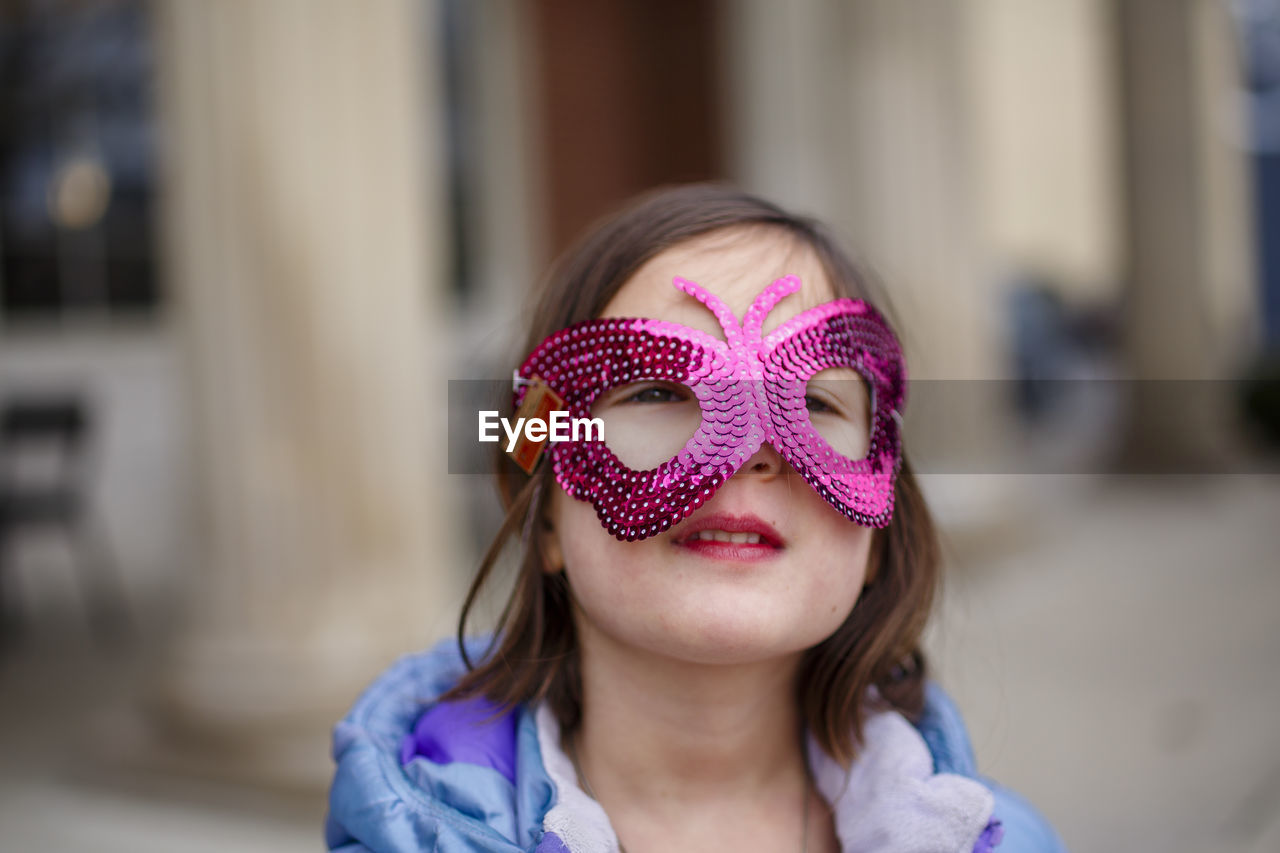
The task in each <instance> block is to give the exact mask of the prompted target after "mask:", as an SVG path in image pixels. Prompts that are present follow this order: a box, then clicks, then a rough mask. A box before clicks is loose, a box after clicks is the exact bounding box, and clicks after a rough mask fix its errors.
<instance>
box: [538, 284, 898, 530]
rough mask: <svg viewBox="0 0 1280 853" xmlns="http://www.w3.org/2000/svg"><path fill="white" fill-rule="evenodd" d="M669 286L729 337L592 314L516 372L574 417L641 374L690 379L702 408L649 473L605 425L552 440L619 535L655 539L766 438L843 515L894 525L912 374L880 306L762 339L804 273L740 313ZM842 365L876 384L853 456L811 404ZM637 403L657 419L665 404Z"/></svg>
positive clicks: (587, 413)
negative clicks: (628, 457) (537, 382)
mask: <svg viewBox="0 0 1280 853" xmlns="http://www.w3.org/2000/svg"><path fill="white" fill-rule="evenodd" d="M672 283H673V284H674V286H675V287H677V288H679V289H680V290H683V291H684V292H686V293H688V294H690V295H691V296H694V297H696V298H697V299H698V301H699V302H702V303H704V304H705V305H706V307H707V308H708V309H709V310H711V312H712V313H713V314H715V316H716V319H717V320H718V321H719V322H720V326H721V328H723V330H724V334H725V340H723V341H721V340H719V339H717V338H715V337H713V336H712V335H709V334H707V333H706V332H703V331H699V330H697V329H691V328H689V327H688V326H683V325H680V324H678V323H670V322H666V321H663V320H650V319H643V318H638V319H636V318H616V317H608V318H602V319H597V320H588V321H585V322H582V323H577V324H575V325H573V326H570V327H568V328H566V329H561V330H560V331H558V332H556V333H555V334H553V335H551V336H550V337H549V338H547V339H546V340H544V341H543V342H542V343H541V344H539V345H538V347H537V348H536V349H534V351H533V352H532V353H531V354H530V355H529V357H528V358H527V359H525V362H524V364H523V365H522V366H521V367H520V369H519V371H518V372H517V373H518V376H519V377H520V378H521V379H523V380H533V379H535V378H537V379H541V380H542V381H543V382H545V383H546V384H547V385H548V386H549V387H550V388H551V389H552V390H553V391H555V392H556V393H557V394H558V395H559V396H560V397H561V398H562V399H563V400H564V408H565V409H567V410H568V412H569V416H570V417H571V418H590V417H591V416H592V413H593V406H594V405H595V404H596V401H597V400H598V399H600V398H601V395H608V394H610V393H611V392H613V391H614V389H618V388H620V387H623V388H624V389H625V390H624V391H623V392H622V393H624V394H625V393H630V389H631V388H634V387H646V386H644V385H643V383H654V384H652V385H650V386H647V387H651V388H662V387H665V386H666V385H671V386H675V387H680V388H685V389H687V390H688V392H690V393H691V394H692V396H693V397H695V398H696V401H697V405H698V407H699V408H700V418H699V412H694V421H695V422H696V426H694V427H691V430H692V435H691V437H689V439H688V441H687V442H685V443H684V446H683V447H682V448H680V449H679V450H678V452H675V455H673V456H671V457H670V458H667V459H666V460H665V461H662V462H661V463H660V464H656V467H650V468H648V469H647V470H634V469H632V468H629V467H627V465H626V464H624V463H623V461H622V460H621V459H619V457H618V455H616V454H615V453H614V450H613V449H611V447H610V443H609V440H610V436H609V434H608V429H607V426H608V425H607V424H606V430H605V432H606V434H605V436H604V440H603V441H602V440H599V439H598V437H594V436H593V437H592V440H587V439H585V438H583V437H579V438H578V439H577V440H571V441H559V442H554V443H550V444H548V445H547V453H548V454H549V455H550V457H551V464H552V466H553V469H554V473H555V477H556V480H557V482H559V483H560V485H561V486H562V487H563V488H564V490H565V491H566V492H568V493H569V494H570V495H572V496H573V497H574V498H577V499H578V500H584V501H590V502H591V503H592V504H593V505H594V506H595V508H596V514H597V515H598V516H599V518H600V521H601V523H602V524H604V526H605V528H606V529H607V530H608V531H609V532H610V533H612V534H613V535H614V536H616V537H617V538H619V539H624V540H635V539H645V538H647V537H649V536H653V535H655V534H657V533H661V532H662V531H664V530H667V529H668V528H670V527H671V526H672V525H674V524H676V523H678V522H679V521H680V520H681V519H683V518H687V517H688V516H689V515H690V514H691V513H693V511H694V510H696V509H697V508H698V507H699V506H701V505H702V504H703V503H704V502H705V501H707V500H708V499H709V498H710V497H711V495H712V494H714V493H715V491H716V489H718V488H719V487H720V485H721V484H723V483H724V482H725V481H726V480H728V479H729V478H730V477H732V476H733V475H734V473H735V472H737V471H738V469H739V468H741V467H742V465H743V463H745V462H746V461H747V460H748V459H750V458H751V456H753V455H754V454H755V453H756V451H757V450H759V449H760V447H761V445H762V444H763V443H765V442H768V443H769V444H770V445H772V446H773V447H774V448H775V449H776V450H777V451H778V453H779V454H780V455H781V456H782V457H783V458H784V459H785V460H786V461H787V462H788V463H789V464H790V465H791V467H792V468H794V469H795V470H796V471H797V472H799V473H800V474H801V476H803V477H804V479H805V480H806V481H807V482H808V483H809V485H810V486H812V487H813V488H814V489H815V490H816V491H817V492H818V494H820V495H821V496H822V497H823V498H824V499H826V501H827V502H828V503H830V504H831V505H832V506H833V507H835V508H836V509H837V510H838V511H840V512H841V513H843V514H844V515H845V516H846V517H847V518H849V519H851V520H852V521H855V522H857V523H858V524H861V525H864V526H867V527H884V526H886V525H887V524H888V523H889V520H890V518H891V517H892V515H893V484H894V479H895V477H896V476H897V472H898V466H899V464H900V462H901V459H902V439H901V434H900V420H899V416H898V412H899V411H900V410H901V408H902V404H903V400H904V396H905V381H906V377H905V368H904V366H903V361H902V351H901V348H900V347H899V345H898V341H897V339H896V338H895V337H894V335H893V332H892V331H891V330H890V329H889V327H888V325H887V324H886V323H885V321H884V320H883V319H882V318H881V316H880V314H879V313H878V312H877V311H876V310H875V309H874V308H872V307H871V306H870V305H868V304H867V303H866V302H864V301H862V300H854V299H837V300H835V301H833V302H828V303H825V304H823V305H819V306H818V307H816V308H811V309H809V310H807V311H805V312H803V313H801V314H798V315H796V316H795V317H793V318H792V319H791V320H789V321H787V322H786V323H784V324H783V325H781V326H779V327H778V328H777V329H775V330H773V331H772V332H770V333H769V334H768V335H767V336H765V335H762V331H761V326H762V324H763V323H764V319H765V317H766V316H767V315H768V313H769V311H770V310H772V308H773V307H774V305H776V304H777V303H778V301H779V300H780V299H782V298H783V297H784V296H786V295H788V294H790V293H795V292H796V291H797V290H799V289H800V279H798V278H797V277H795V276H786V277H785V278H780V279H778V280H777V281H775V282H773V283H772V284H770V285H769V286H768V287H766V288H765V289H764V290H763V291H762V292H761V293H760V295H758V296H757V297H756V298H755V301H754V302H753V303H752V304H751V307H750V308H748V309H747V312H746V314H745V315H744V316H743V318H742V321H741V322H739V321H738V319H737V318H736V317H735V316H734V315H733V312H731V311H730V310H729V309H728V307H726V306H725V304H724V303H723V302H721V301H720V300H719V299H718V298H716V297H715V296H714V295H712V294H711V293H709V292H707V291H706V290H705V289H704V288H702V287H701V286H700V285H698V284H695V283H694V282H691V281H686V280H684V279H681V278H676V279H675V280H674V281H673V282H672ZM838 367H846V368H852V369H853V370H854V371H856V372H857V374H858V375H860V376H861V378H862V380H863V382H864V383H865V386H864V387H865V388H866V389H869V390H870V413H869V417H867V418H865V426H864V429H865V430H866V431H867V432H868V433H869V434H868V435H867V436H866V440H865V445H864V446H865V450H866V452H865V455H862V456H861V457H859V458H856V459H855V458H849V457H846V456H844V455H841V453H840V452H839V451H837V450H836V449H834V448H833V447H832V445H831V444H830V443H829V442H828V441H827V439H826V438H824V436H823V434H822V433H821V432H820V431H819V430H818V429H816V428H815V426H814V423H813V421H812V419H811V417H810V407H811V406H812V404H811V403H808V404H807V402H806V387H807V385H808V382H809V380H810V378H811V377H813V376H814V374H816V373H818V371H821V370H824V369H826V368H838ZM525 388H526V385H525V383H524V382H521V383H519V387H518V388H517V389H516V404H517V406H518V405H519V404H520V402H521V400H522V399H523V396H524V394H525ZM863 393H864V394H865V391H864V392H863ZM606 399H607V397H606ZM689 404H690V405H692V400H691V401H689ZM640 411H643V412H645V415H646V416H648V415H649V414H650V413H652V412H654V411H661V410H659V409H653V408H649V409H642V410H640ZM687 434H688V433H685V435H687Z"/></svg>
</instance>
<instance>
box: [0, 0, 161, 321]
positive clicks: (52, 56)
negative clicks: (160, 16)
mask: <svg viewBox="0 0 1280 853" xmlns="http://www.w3.org/2000/svg"><path fill="white" fill-rule="evenodd" d="M146 10H147V6H146V4H145V3H144V2H140V0H75V2H72V0H62V2H56V1H55V0H0V317H3V319H4V321H5V322H9V323H11V322H15V321H22V320H29V319H30V320H35V319H57V318H61V317H68V316H74V315H80V314H91V315H104V314H105V315H117V314H122V313H149V312H151V311H153V310H154V309H155V308H156V306H157V303H158V297H159V294H158V290H157V282H156V263H155V245H154V233H153V222H154V218H155V217H154V202H155V167H156V132H155V125H154V120H153V99H154V92H153V80H154V69H153V55H152V42H151V37H150V32H149V30H148V26H147V24H148V20H147V15H146Z"/></svg>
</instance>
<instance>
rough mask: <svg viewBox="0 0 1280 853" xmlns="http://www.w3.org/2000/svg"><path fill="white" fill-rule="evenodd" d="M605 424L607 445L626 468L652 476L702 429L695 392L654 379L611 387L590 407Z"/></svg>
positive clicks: (683, 386)
mask: <svg viewBox="0 0 1280 853" xmlns="http://www.w3.org/2000/svg"><path fill="white" fill-rule="evenodd" d="M591 417H593V418H599V419H600V420H601V422H602V423H603V424H604V443H605V445H606V446H607V447H608V448H609V449H610V450H611V451H613V454H614V455H615V456H617V457H618V461H620V462H621V463H622V464H623V465H626V466H627V467H628V468H631V469H632V470H635V471H648V470H651V469H653V468H657V467H658V466H659V465H661V464H662V463H663V462H666V461H667V460H669V459H671V458H672V457H674V456H675V455H676V454H678V453H679V452H680V451H681V450H682V449H683V448H684V446H685V445H686V444H688V443H689V439H691V438H693V435H694V433H696V432H697V431H698V427H699V426H701V425H702V408H701V405H700V404H699V403H698V398H697V397H696V396H695V395H694V393H693V389H691V388H690V387H689V386H687V385H682V384H680V383H679V382H671V381H669V380H661V379H649V380H641V381H637V382H629V383H627V384H625V385H618V386H616V387H614V388H610V389H609V390H607V391H605V392H604V393H603V394H601V395H600V396H599V397H598V398H597V399H596V401H595V403H594V404H592V406H591Z"/></svg>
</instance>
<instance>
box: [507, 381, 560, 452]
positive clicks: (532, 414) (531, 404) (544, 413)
mask: <svg viewBox="0 0 1280 853" xmlns="http://www.w3.org/2000/svg"><path fill="white" fill-rule="evenodd" d="M563 409H564V400H562V399H561V398H560V395H559V394H557V393H556V392H555V391H552V390H551V387H550V386H549V385H547V383H546V382H543V381H542V379H541V377H538V376H535V377H533V381H532V383H531V384H530V385H529V390H527V391H526V392H525V394H524V400H523V401H522V402H521V403H520V408H519V409H518V410H517V411H516V423H517V424H520V425H521V430H520V435H519V436H518V437H517V438H516V444H515V447H514V448H512V449H511V450H510V451H508V453H510V455H511V458H512V459H513V460H514V461H515V463H516V464H517V465H519V466H520V467H521V468H522V469H524V472H525V473H526V474H532V473H533V469H534V468H536V467H537V466H538V460H539V459H540V458H541V457H542V449H543V447H544V446H545V445H546V443H547V440H546V439H543V440H542V441H532V440H531V439H530V438H529V437H528V433H527V432H526V431H525V430H524V428H523V427H524V425H526V424H528V423H529V421H530V420H534V419H537V420H540V421H542V422H543V423H549V422H550V420H551V413H552V412H556V411H561V410H563ZM522 418H523V420H521V419H522Z"/></svg>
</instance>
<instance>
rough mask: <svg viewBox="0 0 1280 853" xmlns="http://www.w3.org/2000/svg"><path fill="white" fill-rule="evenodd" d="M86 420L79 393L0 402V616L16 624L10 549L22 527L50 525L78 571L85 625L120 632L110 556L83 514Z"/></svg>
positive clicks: (122, 617)
mask: <svg viewBox="0 0 1280 853" xmlns="http://www.w3.org/2000/svg"><path fill="white" fill-rule="evenodd" d="M91 433H92V420H91V417H90V413H89V411H88V407H87V406H86V404H85V402H84V400H83V399H81V398H80V397H78V396H70V395H66V396H56V397H55V396H24V397H12V398H10V399H7V400H4V401H0V621H4V622H8V624H5V625H3V628H4V631H5V633H6V634H12V633H13V632H14V630H15V629H16V623H14V622H13V621H12V620H13V616H14V613H13V610H14V607H13V606H12V605H9V603H8V602H6V601H5V600H4V598H5V596H4V592H5V590H6V587H7V588H9V589H12V585H13V584H14V581H15V579H14V576H13V575H14V573H13V572H12V571H11V569H12V568H13V565H12V563H11V562H10V558H12V557H14V556H15V555H16V550H15V548H14V547H13V546H14V545H15V544H16V543H17V542H18V541H19V539H21V538H22V537H23V536H24V535H25V534H27V533H28V532H32V531H36V530H46V531H57V532H58V533H60V534H61V536H62V537H63V539H64V540H65V541H66V543H67V546H68V552H69V553H70V554H71V555H72V556H73V558H74V561H75V562H76V564H77V568H78V571H79V574H80V576H81V585H82V588H83V589H84V592H85V603H86V606H87V608H88V612H89V619H90V625H91V627H92V628H93V630H94V633H95V634H96V635H97V636H99V638H102V639H115V638H117V637H119V635H120V633H121V632H122V630H123V629H124V628H125V627H126V625H127V608H126V606H125V603H124V597H123V594H122V591H121V587H120V583H119V578H118V576H117V572H116V567H115V564H114V561H113V560H112V558H111V554H110V552H109V549H108V547H107V544H106V542H105V540H104V537H103V535H102V533H101V531H100V530H99V528H98V527H97V525H96V524H94V523H93V519H92V518H91V517H90V515H89V510H90V507H89V485H90V482H89V481H90V478H89V476H88V475H89V466H88V451H89V448H90V444H91V437H92V436H91Z"/></svg>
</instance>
